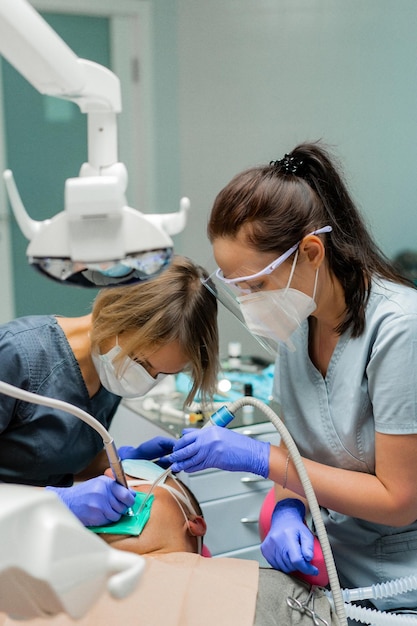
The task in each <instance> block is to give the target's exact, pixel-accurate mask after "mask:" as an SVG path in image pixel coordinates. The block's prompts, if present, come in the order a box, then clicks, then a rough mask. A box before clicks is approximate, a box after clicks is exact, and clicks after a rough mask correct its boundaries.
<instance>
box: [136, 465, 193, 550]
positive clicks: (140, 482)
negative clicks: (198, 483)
mask: <svg viewBox="0 0 417 626" xmlns="http://www.w3.org/2000/svg"><path fill="white" fill-rule="evenodd" d="M171 478H174V476H171ZM174 480H175V482H176V484H177V486H178V487H179V488H180V490H181V491H182V493H178V491H177V490H176V489H174V487H170V486H169V485H165V484H163V483H162V484H160V485H158V487H161V488H162V489H166V490H167V491H168V492H169V493H170V494H171V496H172V497H173V498H174V500H175V502H176V503H177V504H178V506H179V508H180V510H181V513H182V514H183V516H184V520H185V523H186V524H187V527H188V531H189V533H190V534H191V535H192V536H193V537H194V536H195V535H194V534H193V532H192V530H191V528H190V520H189V519H188V517H187V513H186V512H185V510H184V507H183V505H182V504H181V501H182V502H183V504H185V505H186V506H187V507H188V509H189V511H190V513H191V514H192V515H195V517H198V513H197V512H196V510H195V509H194V507H193V505H192V503H191V500H190V498H189V496H188V494H187V493H186V491H185V489H184V488H183V486H182V485H181V484H180V483H179V482H178V481H177V480H176V479H175V478H174ZM127 484H128V486H129V487H136V486H139V485H152V482H151V481H150V480H142V479H140V478H139V479H135V480H128V481H127ZM175 491H177V493H174V492H175ZM202 547H203V540H202V538H201V537H200V536H198V537H197V549H198V554H201V550H202Z"/></svg>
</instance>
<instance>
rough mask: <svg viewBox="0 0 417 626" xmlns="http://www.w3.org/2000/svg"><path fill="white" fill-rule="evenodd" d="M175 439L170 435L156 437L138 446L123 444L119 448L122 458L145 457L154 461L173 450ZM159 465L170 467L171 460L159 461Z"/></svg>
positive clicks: (146, 459)
mask: <svg viewBox="0 0 417 626" xmlns="http://www.w3.org/2000/svg"><path fill="white" fill-rule="evenodd" d="M175 441H176V440H175V439H173V438H170V437H154V438H153V439H149V441H145V443H142V444H141V445H140V446H138V447H137V448H134V447H133V446H122V447H121V448H119V449H118V453H119V457H120V460H121V461H123V460H124V459H145V461H152V460H153V459H160V458H161V457H164V456H166V455H167V454H169V453H170V452H172V450H173V448H174V444H175ZM158 465H160V466H161V467H168V466H169V462H168V461H167V460H166V459H165V460H164V461H158Z"/></svg>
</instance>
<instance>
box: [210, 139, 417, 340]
mask: <svg viewBox="0 0 417 626" xmlns="http://www.w3.org/2000/svg"><path fill="white" fill-rule="evenodd" d="M327 225H329V226H331V227H332V231H331V232H330V233H328V234H326V235H322V237H325V239H324V242H325V248H326V257H327V262H328V265H329V269H330V271H331V272H332V273H333V275H334V276H335V277H336V278H337V279H338V280H339V281H340V283H341V285H342V287H343V289H344V293H345V300H346V315H345V318H344V319H343V320H342V322H341V323H340V325H339V326H338V327H337V329H336V330H337V331H338V332H339V333H343V332H345V331H346V330H348V329H350V330H351V333H352V336H353V337H357V336H359V335H360V334H361V333H362V332H363V330H364V325H365V307H366V303H367V301H368V298H369V294H370V289H371V280H372V278H373V277H374V276H379V277H381V278H386V279H388V280H390V281H394V282H399V283H403V284H409V282H407V281H406V280H405V279H404V278H403V277H402V276H401V275H400V274H399V272H398V271H397V270H396V268H395V267H394V265H393V264H392V263H391V262H390V261H389V260H388V259H387V257H386V256H385V255H384V254H383V253H382V251H381V250H380V249H379V248H378V246H377V245H376V243H375V241H374V240H373V239H372V237H371V235H370V233H369V232H368V230H367V228H366V225H365V223H364V220H363V218H362V217H361V215H360V213H359V211H358V209H357V208H356V206H355V204H354V202H353V200H352V198H351V196H350V194H349V192H348V190H347V186H346V184H345V182H344V179H343V176H342V174H341V172H340V170H339V168H338V167H337V165H336V161H335V159H333V158H332V157H331V156H330V154H329V152H328V150H327V149H326V148H324V147H323V146H322V145H321V144H320V142H316V143H303V144H300V145H299V146H297V147H296V148H294V150H293V151H292V152H291V153H290V154H288V155H286V156H285V158H284V159H281V160H280V161H273V162H271V163H270V164H269V165H263V166H259V167H253V168H251V169H248V170H245V171H244V172H242V173H240V174H238V175H237V176H235V177H234V178H233V179H232V180H231V181H230V183H228V185H226V187H224V189H222V190H221V191H220V193H219V194H218V195H217V197H216V199H215V202H214V206H213V209H212V211H211V215H210V218H209V223H208V236H209V239H210V241H211V242H213V241H214V240H215V239H217V238H218V237H231V238H235V237H236V236H237V234H238V232H239V230H240V229H241V228H242V227H244V233H245V236H246V241H247V243H248V246H251V247H252V248H254V249H256V250H258V251H260V252H274V253H275V254H276V255H277V256H278V255H279V254H280V253H282V252H285V250H288V249H289V248H291V247H292V246H293V245H294V244H295V243H297V241H300V240H301V239H302V238H303V237H305V236H306V235H307V234H308V233H310V232H312V231H314V230H316V229H318V228H321V227H323V226H327Z"/></svg>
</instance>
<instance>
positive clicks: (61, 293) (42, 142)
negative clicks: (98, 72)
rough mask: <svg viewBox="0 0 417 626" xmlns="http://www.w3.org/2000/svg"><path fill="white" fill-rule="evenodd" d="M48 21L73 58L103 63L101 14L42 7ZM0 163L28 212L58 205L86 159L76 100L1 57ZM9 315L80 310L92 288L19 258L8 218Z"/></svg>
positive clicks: (40, 215) (46, 211)
mask: <svg viewBox="0 0 417 626" xmlns="http://www.w3.org/2000/svg"><path fill="white" fill-rule="evenodd" d="M44 17H45V18H46V20H47V21H48V22H49V24H50V25H51V26H52V27H53V28H54V30H56V32H58V33H59V35H60V36H61V37H62V38H63V40H64V41H65V42H66V43H67V44H68V45H69V46H70V47H71V48H72V49H73V50H74V52H75V53H76V54H77V55H78V56H79V57H81V58H87V59H89V60H92V61H96V62H98V63H100V64H102V65H104V66H106V67H109V63H110V49H109V45H110V44H109V24H108V20H107V19H105V18H90V17H81V16H69V15H66V16H62V15H53V14H45V15H44ZM3 86H4V117H5V130H6V146H7V150H6V167H8V168H10V169H11V170H12V171H13V174H14V177H15V180H16V184H17V187H18V189H19V192H20V194H21V196H22V200H23V203H24V205H25V207H26V209H27V211H28V213H29V214H30V216H31V217H32V218H33V219H38V220H43V219H47V218H49V217H52V216H53V215H55V214H56V213H58V212H59V211H62V210H63V208H64V204H63V203H64V184H65V180H66V179H67V178H70V177H73V176H78V173H79V169H80V166H81V164H82V163H83V162H85V161H86V160H87V129H86V116H85V115H84V114H82V113H81V112H80V110H79V108H78V106H77V105H75V104H73V103H71V102H66V101H63V100H58V99H56V98H51V97H48V96H42V95H41V94H39V92H38V91H36V90H35V89H34V88H33V87H32V86H31V85H30V84H29V83H28V82H27V81H26V80H25V79H24V78H23V77H22V76H21V75H20V74H19V73H18V72H16V70H15V69H14V68H13V67H11V66H10V65H9V64H8V63H7V62H6V61H4V60H3ZM11 230H12V255H13V269H14V291H15V306H16V316H20V315H26V314H38V313H56V314H63V315H84V314H85V313H87V312H88V311H89V310H90V308H91V302H92V299H93V297H94V295H95V293H96V292H95V290H85V289H81V288H77V287H68V286H63V285H60V284H58V283H55V282H53V281H50V280H48V279H46V278H45V277H43V276H41V275H39V274H38V273H37V272H36V271H35V270H34V269H33V268H32V267H30V266H29V265H28V264H27V262H26V248H27V244H28V241H27V240H26V238H25V237H24V236H23V235H22V233H21V231H20V229H19V227H18V226H17V224H16V222H15V220H14V218H12V220H11Z"/></svg>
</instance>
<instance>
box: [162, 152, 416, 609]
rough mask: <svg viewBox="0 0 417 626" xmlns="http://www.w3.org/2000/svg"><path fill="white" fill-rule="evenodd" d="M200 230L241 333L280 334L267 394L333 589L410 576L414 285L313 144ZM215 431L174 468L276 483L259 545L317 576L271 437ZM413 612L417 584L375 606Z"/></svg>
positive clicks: (235, 184) (237, 185)
mask: <svg viewBox="0 0 417 626" xmlns="http://www.w3.org/2000/svg"><path fill="white" fill-rule="evenodd" d="M208 234H209V238H210V241H211V243H212V245H213V251H214V256H215V259H216V262H217V264H218V266H219V269H218V270H217V272H216V274H217V278H218V279H220V280H219V282H220V283H223V285H224V286H225V288H228V289H231V290H233V291H234V292H235V295H236V298H237V300H238V302H239V304H240V308H241V312H242V314H243V316H244V318H245V320H246V323H247V326H248V328H249V329H250V330H251V331H252V332H253V333H254V334H257V335H262V336H264V337H267V338H268V339H269V340H271V339H273V340H275V341H276V342H277V343H278V346H279V350H278V357H277V361H276V374H275V385H274V389H275V397H276V400H277V401H278V402H279V403H280V404H281V408H282V417H283V418H284V421H285V424H286V426H287V428H288V429H289V431H290V432H291V434H292V436H293V438H294V440H295V442H296V443H297V445H298V447H299V450H300V452H301V454H302V455H303V457H304V460H305V464H306V468H307V470H308V473H309V475H310V478H311V481H312V484H313V487H314V490H315V493H316V495H317V499H318V501H319V504H320V505H321V507H322V513H323V517H324V520H325V523H326V528H327V532H328V535H329V539H330V543H331V545H332V548H333V552H334V556H335V561H336V565H337V567H338V571H339V575H340V580H341V583H342V586H345V587H349V588H352V587H362V586H368V585H371V584H374V583H377V582H380V581H386V580H390V579H393V578H397V577H400V576H407V575H412V574H415V572H416V570H417V521H416V520H417V480H416V475H417V291H416V290H415V289H414V288H413V287H412V285H411V284H409V283H408V282H407V281H406V280H405V279H403V278H402V277H401V276H400V275H399V274H398V272H397V271H396V269H395V267H394V266H393V265H392V264H391V263H390V262H389V260H388V259H387V258H386V257H385V256H384V255H383V254H382V252H381V251H380V250H379V249H378V247H377V245H376V244H375V242H374V241H373V239H372V237H371V235H370V233H369V232H368V230H367V228H366V226H365V224H364V221H363V219H362V217H361V216H360V213H359V211H358V210H357V208H356V207H355V205H354V203H353V201H352V199H351V197H350V195H349V192H348V190H347V187H346V184H345V183H344V181H343V177H342V175H341V173H340V172H339V169H338V167H337V166H336V164H335V161H334V159H333V158H332V157H331V156H330V155H329V152H328V151H327V149H325V148H324V147H323V146H322V145H321V144H320V143H311V144H301V145H299V146H297V147H296V148H295V149H294V150H293V151H292V152H291V153H290V154H287V155H285V156H284V157H283V158H282V159H280V160H279V161H273V162H271V163H270V164H268V165H265V166H260V167H255V168H252V169H249V170H247V171H245V172H243V173H241V174H238V175H237V176H236V177H235V178H234V179H233V180H232V181H231V182H230V183H229V184H228V185H226V187H225V188H224V189H223V190H222V191H221V192H220V193H219V194H218V196H217V198H216V200H215V203H214V207H213V209H212V212H211V215H210V220H209V226H208ZM248 439H249V438H247V437H246V438H245V437H243V436H242V435H238V434H236V433H232V432H229V431H227V429H220V428H211V429H210V428H209V429H204V430H203V431H200V432H199V433H198V434H196V435H193V434H191V433H190V434H186V435H185V436H184V437H183V438H182V439H180V440H179V441H178V442H177V443H176V445H175V447H174V453H173V454H172V455H171V457H170V458H171V460H172V461H175V465H174V467H173V469H174V470H180V469H184V470H186V471H196V470H197V469H202V468H204V467H219V468H222V469H229V470H246V471H248V470H249V471H253V472H255V473H258V474H260V475H262V476H264V477H269V478H271V479H272V480H274V481H275V482H276V483H277V500H279V501H278V503H277V505H276V508H275V510H274V513H273V516H272V526H271V530H270V533H269V535H268V536H267V537H266V539H265V541H264V542H263V545H262V551H263V553H264V555H265V556H266V558H267V559H268V560H269V562H270V563H271V565H273V567H276V568H277V569H281V570H282V571H284V572H289V571H292V570H300V571H302V572H304V573H306V574H314V573H316V571H317V570H315V568H314V567H313V565H312V563H311V562H310V561H311V558H312V555H313V539H312V535H311V533H310V531H308V532H307V531H306V527H305V524H304V513H305V509H304V504H303V502H302V498H303V495H304V492H303V489H302V486H301V484H300V481H299V479H298V477H297V474H296V471H295V468H294V466H293V464H292V461H291V460H290V459H289V457H288V455H287V451H286V449H285V447H284V446H283V445H281V446H280V447H275V446H269V444H267V443H265V442H259V441H254V440H249V441H248ZM373 602H374V604H375V605H376V606H377V607H378V608H381V609H385V610H387V609H394V608H395V609H397V608H400V607H404V608H407V609H408V610H411V609H415V608H416V607H417V591H414V592H408V593H404V594H401V595H397V596H396V597H394V598H386V599H381V600H374V601H373Z"/></svg>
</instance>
